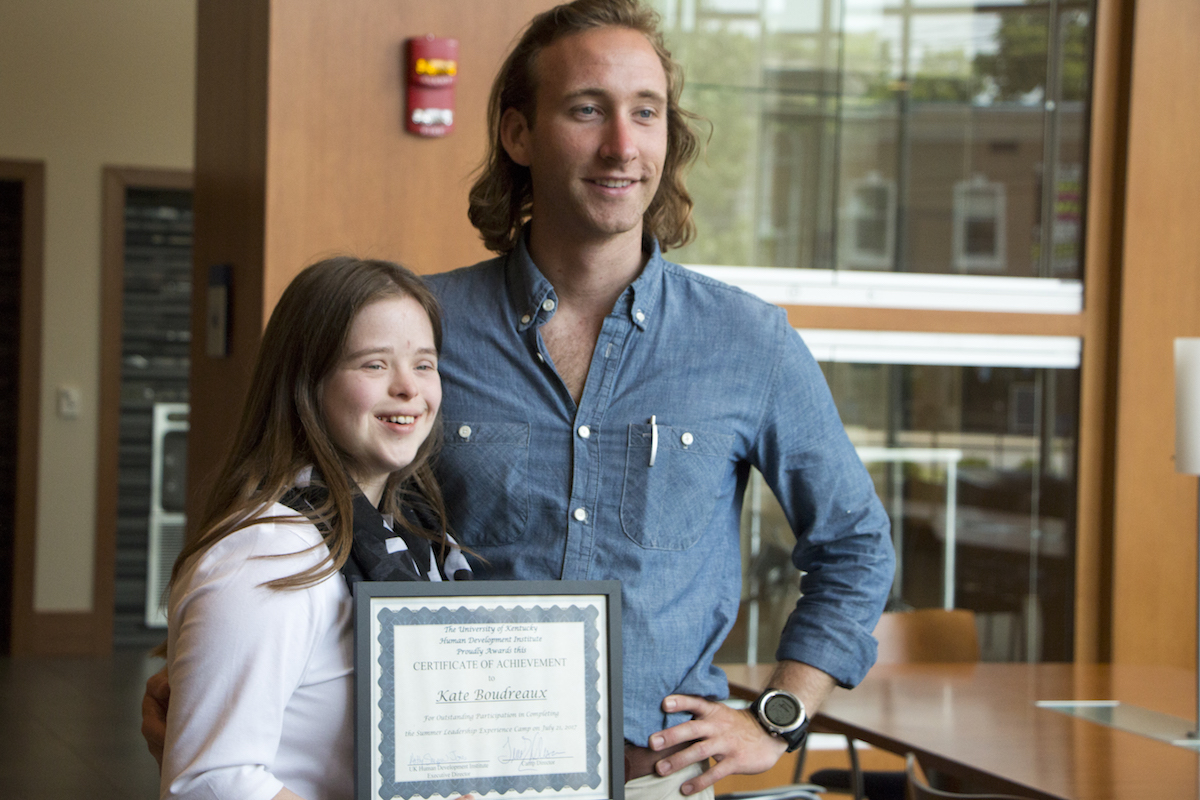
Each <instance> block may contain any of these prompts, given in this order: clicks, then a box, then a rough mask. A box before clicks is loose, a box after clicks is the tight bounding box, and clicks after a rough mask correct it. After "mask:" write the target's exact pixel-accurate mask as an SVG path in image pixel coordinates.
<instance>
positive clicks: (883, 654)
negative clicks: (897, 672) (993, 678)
mask: <svg viewBox="0 0 1200 800" xmlns="http://www.w3.org/2000/svg"><path fill="white" fill-rule="evenodd" d="M875 638H876V639H878V640H879V658H878V659H877V661H876V663H878V664H919V663H935V662H936V663H947V662H951V663H971V662H975V661H978V660H979V632H978V631H977V630H976V629H975V613H974V612H972V611H967V610H965V609H954V610H952V611H946V610H943V609H940V608H922V609H918V610H916V611H892V612H888V613H886V614H884V615H883V616H882V617H880V619H879V624H878V625H876V626H875Z"/></svg>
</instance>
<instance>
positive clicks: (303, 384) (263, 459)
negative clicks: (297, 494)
mask: <svg viewBox="0 0 1200 800" xmlns="http://www.w3.org/2000/svg"><path fill="white" fill-rule="evenodd" d="M389 297H411V298H413V299H414V300H416V301H417V303H419V304H420V305H421V307H422V308H424V309H425V313H426V314H428V315H429V322H430V324H431V325H432V326H433V336H434V344H435V346H436V347H437V349H438V352H441V349H442V317H441V310H440V309H439V307H438V302H437V299H436V298H435V297H434V296H433V293H432V292H430V290H429V288H428V287H426V286H425V284H424V282H422V281H421V279H420V278H418V277H417V276H416V275H414V274H413V273H411V272H409V271H408V270H407V269H405V268H404V267H402V266H400V265H398V264H393V263H392V262H390V261H374V260H363V259H357V258H351V257H345V256H343V257H338V258H330V259H327V260H325V261H320V262H318V263H316V264H313V265H312V266H310V267H308V268H307V269H305V270H304V271H303V272H301V273H300V274H299V275H297V276H296V278H295V279H294V280H293V281H292V282H291V284H290V285H289V286H288V288H287V289H286V290H285V291H284V293H283V296H282V297H281V298H280V299H279V303H278V305H276V306H275V310H274V311H273V312H272V314H271V320H270V322H268V323H267V329H266V331H265V332H264V333H263V338H262V344H261V345H260V346H259V351H258V359H257V361H256V362H255V365H254V374H253V378H252V379H251V382H250V390H249V395H248V396H247V398H246V405H245V407H244V409H243V411H242V420H241V424H240V425H239V426H238V432H237V438H236V440H235V441H234V444H233V447H232V448H231V450H230V452H229V455H228V457H227V459H226V461H225V464H224V466H223V467H222V468H221V471H220V473H219V475H218V477H217V480H216V483H215V485H214V486H213V489H212V492H211V493H210V494H209V497H208V503H207V505H206V506H205V510H204V513H203V515H202V516H201V518H200V524H199V526H198V527H197V530H198V533H197V535H196V536H195V537H193V538H192V539H191V540H190V541H189V542H188V543H187V544H186V546H185V547H184V548H183V551H182V552H181V553H180V554H179V558H178V559H177V560H176V561H175V567H174V569H173V570H172V572H171V581H172V583H174V581H175V580H176V579H177V578H178V576H179V574H180V572H181V570H182V569H183V567H184V565H185V564H187V563H188V562H189V561H190V560H191V559H192V558H193V557H195V556H197V555H199V554H201V553H203V552H205V551H206V550H207V549H208V548H209V547H212V546H213V545H214V544H215V543H217V542H219V541H221V539H223V538H225V537H226V536H228V535H229V534H231V533H233V532H234V531H237V530H240V529H242V528H245V527H248V526H250V525H253V524H255V523H257V522H263V521H278V520H290V519H295V517H293V516H288V517H263V516H261V515H262V514H263V512H265V511H266V510H267V509H268V508H270V507H271V505H272V504H273V503H275V502H276V501H278V500H279V499H280V498H281V497H282V496H283V495H284V493H285V492H287V490H288V489H290V488H291V487H292V485H293V482H294V481H295V479H296V477H297V475H298V474H299V473H300V471H301V470H303V469H304V468H305V467H307V466H312V467H313V468H314V470H315V472H316V474H319V475H320V476H321V478H322V480H323V483H324V485H325V486H326V487H327V488H328V490H329V500H328V502H327V503H325V504H323V505H322V507H321V508H318V509H317V521H319V522H320V523H322V525H321V527H322V528H323V532H324V537H325V544H326V545H327V546H328V548H329V558H328V560H326V561H324V562H322V563H321V564H318V565H316V566H314V567H311V568H309V569H307V570H304V571H303V572H300V573H298V574H296V575H292V576H290V577H287V578H281V579H278V580H275V581H271V582H270V583H268V584H267V586H270V587H271V588H276V589H284V588H303V587H306V586H311V585H313V584H315V583H318V582H320V581H322V580H324V579H325V578H326V577H328V576H329V575H331V574H333V573H334V572H337V571H338V570H339V569H341V567H342V565H343V564H344V563H345V562H346V559H347V557H348V556H349V554H350V544H351V542H352V540H353V537H354V529H353V518H354V512H353V502H354V494H355V492H357V490H358V487H357V485H356V484H355V483H354V480H353V479H352V478H351V477H350V474H349V472H348V471H347V469H346V462H345V458H344V457H343V455H342V454H341V453H340V452H339V451H338V448H337V446H336V445H335V444H334V442H333V440H332V439H331V438H330V436H329V432H328V430H327V429H326V427H325V420H324V418H323V416H322V414H321V407H320V387H321V382H322V381H323V380H324V379H325V377H326V376H327V375H329V373H330V372H331V371H332V370H333V368H334V366H335V365H337V363H338V362H339V360H340V359H341V356H342V352H343V349H344V347H345V342H346V337H347V336H348V335H349V332H350V326H351V325H352V324H353V322H354V319H355V317H356V316H358V312H359V311H360V310H362V308H363V307H364V306H366V305H368V304H370V303H373V302H375V301H377V300H382V299H385V298H389ZM441 436H442V426H441V414H440V412H439V414H438V417H437V419H435V420H434V423H433V427H432V430H431V431H430V434H429V436H428V437H427V438H426V439H425V441H424V442H423V443H422V444H421V447H420V448H419V449H418V450H417V455H416V457H415V458H414V459H413V461H412V463H411V464H409V465H408V466H407V467H405V468H404V469H401V470H399V471H397V472H394V473H392V475H391V476H390V477H389V478H388V482H387V484H386V486H385V488H384V493H383V499H382V501H381V503H380V507H379V510H380V511H382V512H385V513H390V514H393V515H394V519H395V520H396V523H397V524H400V525H404V526H405V528H406V529H408V530H412V531H413V532H414V533H416V534H417V535H420V536H424V537H425V538H428V539H431V540H433V541H434V542H436V543H439V544H441V545H442V546H443V547H445V546H446V507H445V504H444V503H443V501H442V494H441V490H440V489H439V488H438V484H437V481H436V480H434V477H433V471H432V469H431V466H430V460H431V458H432V457H433V456H434V455H435V454H436V452H437V450H438V449H439V447H440V445H441ZM418 498H419V499H420V500H423V501H424V503H425V505H427V506H428V508H429V510H431V511H432V512H433V517H434V519H435V521H436V527H437V530H421V529H418V528H416V527H415V526H413V525H411V524H409V523H408V522H407V521H406V520H405V518H404V516H403V515H402V514H401V513H400V509H401V506H402V504H403V503H404V502H405V501H406V499H407V500H408V501H412V500H414V499H418Z"/></svg>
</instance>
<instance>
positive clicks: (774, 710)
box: [763, 694, 800, 728]
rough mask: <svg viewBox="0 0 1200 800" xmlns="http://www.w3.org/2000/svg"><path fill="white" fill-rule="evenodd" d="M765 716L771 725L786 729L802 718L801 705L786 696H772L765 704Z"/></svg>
mask: <svg viewBox="0 0 1200 800" xmlns="http://www.w3.org/2000/svg"><path fill="white" fill-rule="evenodd" d="M763 715H764V716H765V717H766V718H767V719H769V720H770V721H771V724H773V725H778V726H779V727H781V728H786V727H788V726H789V725H793V724H795V722H796V720H798V719H799V718H800V705H799V704H798V703H797V702H796V701H795V700H793V699H792V698H791V697H788V696H787V695H785V694H776V695H772V696H771V697H769V698H768V699H767V702H766V703H764V704H763Z"/></svg>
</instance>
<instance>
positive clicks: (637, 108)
mask: <svg viewBox="0 0 1200 800" xmlns="http://www.w3.org/2000/svg"><path fill="white" fill-rule="evenodd" d="M535 70H536V75H537V81H538V85H537V94H536V113H535V114H534V123H533V125H532V127H531V126H529V124H528V121H527V120H526V119H525V117H524V116H523V115H522V114H521V113H520V112H518V111H516V110H514V109H509V110H508V111H507V112H505V115H504V118H503V120H502V123H501V131H502V136H503V142H504V147H505V150H506V151H507V152H508V154H509V157H510V158H512V159H513V161H515V162H516V163H518V164H521V165H523V166H527V167H529V170H530V175H531V179H532V183H533V218H534V228H535V230H537V229H541V231H540V232H539V235H541V236H545V235H552V236H556V237H557V236H570V237H572V241H579V242H584V241H604V240H607V239H611V238H613V237H619V236H621V235H624V234H628V235H630V236H632V237H636V238H637V240H638V241H639V243H640V241H641V233H642V214H643V213H644V212H645V210H646V209H647V208H648V207H649V205H650V202H651V201H652V200H653V199H654V194H655V192H656V191H657V190H658V183H659V181H660V180H661V178H662V170H663V162H664V160H665V159H666V155H667V76H666V73H665V72H664V71H663V67H662V63H661V62H660V61H659V58H658V55H657V54H656V53H655V52H654V48H653V47H652V46H651V44H650V42H649V41H647V39H646V37H645V36H643V35H642V34H641V33H638V32H637V31H633V30H629V29H627V28H614V27H610V28H598V29H596V30H591V31H586V32H584V33H578V34H574V35H572V36H568V37H566V38H563V39H560V40H558V41H557V42H555V43H554V44H552V45H550V46H549V47H547V48H545V49H544V50H542V52H541V53H540V54H539V55H538V59H537V62H536V64H535Z"/></svg>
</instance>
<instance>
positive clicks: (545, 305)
mask: <svg viewBox="0 0 1200 800" xmlns="http://www.w3.org/2000/svg"><path fill="white" fill-rule="evenodd" d="M542 310H543V311H553V310H554V301H553V300H551V299H550V298H549V297H547V298H546V299H545V300H543V301H542Z"/></svg>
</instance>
